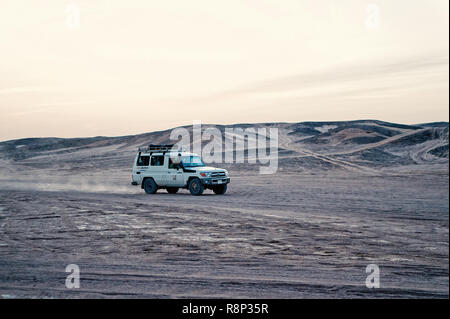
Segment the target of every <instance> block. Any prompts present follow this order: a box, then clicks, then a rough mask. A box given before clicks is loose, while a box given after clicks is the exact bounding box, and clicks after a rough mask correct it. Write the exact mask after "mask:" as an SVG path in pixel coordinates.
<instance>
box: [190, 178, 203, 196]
mask: <svg viewBox="0 0 450 319" xmlns="http://www.w3.org/2000/svg"><path fill="white" fill-rule="evenodd" d="M204 190H205V187H204V186H203V184H202V181H201V180H200V179H199V178H194V179H193V180H191V182H190V183H189V191H190V192H191V194H192V195H196V196H198V195H201V194H203V191H204Z"/></svg>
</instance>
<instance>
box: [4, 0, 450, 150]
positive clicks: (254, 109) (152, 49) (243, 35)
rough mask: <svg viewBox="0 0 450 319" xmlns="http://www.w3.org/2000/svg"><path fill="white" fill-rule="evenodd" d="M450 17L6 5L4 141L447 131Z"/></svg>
mask: <svg viewBox="0 0 450 319" xmlns="http://www.w3.org/2000/svg"><path fill="white" fill-rule="evenodd" d="M122 4H124V5H122ZM448 10H449V3H448V1H446V0H435V1H423V0H417V1H406V0H398V1H395V2H393V1H388V0H381V1H357V0H342V1H333V0H323V1H315V2H310V1H298V0H297V1H295V0H284V1H283V2H282V3H279V2H275V1H267V0H260V1H246V2H242V1H227V2H218V1H217V2H216V1H206V0H198V1H195V2H189V3H187V2H183V1H165V2H158V1H144V0H133V1H127V2H123V1H114V0H99V1H95V2H93V1H88V0H78V1H77V0H73V1H64V2H61V1H57V0H43V1H39V2H36V3H29V1H27V0H14V1H13V0H6V1H2V4H1V10H0V25H1V26H2V28H0V37H1V38H2V39H3V41H2V42H1V43H0V50H1V52H2V53H1V57H2V59H1V60H0V72H1V74H2V77H1V78H0V112H1V117H0V141H5V140H11V139H19V138H27V137H88V136H122V135H134V134H139V133H145V132H151V131H159V130H165V129H170V128H173V127H177V126H183V125H189V124H192V122H193V121H194V120H200V121H202V122H203V123H205V124H233V123H262V122H292V123H293V122H304V121H343V120H361V119H375V120H381V121H386V122H395V123H402V124H419V123H427V122H443V121H445V122H448V119H449V109H448V103H449V93H448V85H449V78H448V76H449V70H448V67H449V40H448V36H449V34H448V27H449V20H448Z"/></svg>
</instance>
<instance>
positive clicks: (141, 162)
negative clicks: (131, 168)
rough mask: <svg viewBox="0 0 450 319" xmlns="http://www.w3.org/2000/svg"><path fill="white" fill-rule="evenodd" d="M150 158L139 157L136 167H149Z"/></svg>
mask: <svg viewBox="0 0 450 319" xmlns="http://www.w3.org/2000/svg"><path fill="white" fill-rule="evenodd" d="M149 160H150V156H139V157H138V160H137V163H136V165H137V166H148V162H149Z"/></svg>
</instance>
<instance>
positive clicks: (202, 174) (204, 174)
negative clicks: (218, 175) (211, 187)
mask: <svg viewBox="0 0 450 319" xmlns="http://www.w3.org/2000/svg"><path fill="white" fill-rule="evenodd" d="M200 175H201V176H202V177H211V173H200Z"/></svg>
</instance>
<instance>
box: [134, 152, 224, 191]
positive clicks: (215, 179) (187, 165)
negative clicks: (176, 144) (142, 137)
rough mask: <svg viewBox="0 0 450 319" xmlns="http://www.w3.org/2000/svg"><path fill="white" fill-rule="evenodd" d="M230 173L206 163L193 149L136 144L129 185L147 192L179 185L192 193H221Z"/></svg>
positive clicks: (178, 187) (177, 188) (178, 186)
mask: <svg viewBox="0 0 450 319" xmlns="http://www.w3.org/2000/svg"><path fill="white" fill-rule="evenodd" d="M229 182H230V177H229V176H228V172H227V170H225V169H221V168H215V167H209V166H206V165H205V164H204V163H203V161H202V159H201V157H200V156H198V155H197V154H194V153H189V152H183V151H176V150H174V149H173V145H152V144H151V145H149V146H148V147H146V148H139V150H138V153H137V154H136V158H135V160H134V164H133V175H132V182H131V184H133V185H141V188H143V189H144V190H145V192H146V193H147V194H154V193H156V191H157V190H158V189H166V190H167V192H168V193H170V194H175V193H176V192H178V190H179V189H180V188H186V189H189V191H190V192H191V194H192V195H201V194H202V193H203V191H204V190H205V189H212V190H213V192H214V193H215V194H218V195H222V194H225V192H226V191H227V184H228V183H229Z"/></svg>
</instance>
